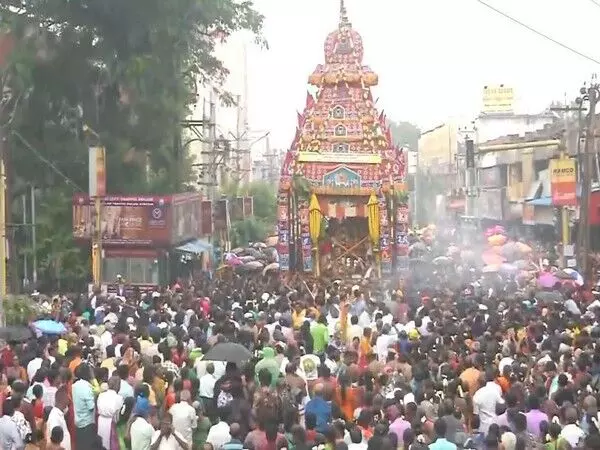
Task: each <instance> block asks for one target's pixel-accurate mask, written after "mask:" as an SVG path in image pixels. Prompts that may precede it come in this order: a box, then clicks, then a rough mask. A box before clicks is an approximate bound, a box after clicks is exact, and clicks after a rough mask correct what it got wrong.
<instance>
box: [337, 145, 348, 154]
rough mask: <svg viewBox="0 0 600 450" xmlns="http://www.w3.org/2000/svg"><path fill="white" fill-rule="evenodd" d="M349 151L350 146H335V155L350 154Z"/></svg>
mask: <svg viewBox="0 0 600 450" xmlns="http://www.w3.org/2000/svg"><path fill="white" fill-rule="evenodd" d="M349 151H350V148H349V147H348V144H335V145H334V146H333V152H334V153H348V152H349Z"/></svg>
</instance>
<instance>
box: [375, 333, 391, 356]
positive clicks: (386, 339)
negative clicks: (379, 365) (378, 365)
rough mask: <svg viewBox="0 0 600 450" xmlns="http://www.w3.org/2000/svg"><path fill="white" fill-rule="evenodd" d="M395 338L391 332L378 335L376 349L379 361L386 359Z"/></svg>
mask: <svg viewBox="0 0 600 450" xmlns="http://www.w3.org/2000/svg"><path fill="white" fill-rule="evenodd" d="M395 340H396V339H395V337H394V336H390V335H389V334H382V335H381V336H378V337H377V340H376V341H375V351H376V352H377V359H379V361H383V362H385V361H386V359H387V355H388V352H389V349H390V345H392V344H393V343H394V341H395Z"/></svg>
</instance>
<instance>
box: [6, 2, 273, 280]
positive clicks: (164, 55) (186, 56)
mask: <svg viewBox="0 0 600 450" xmlns="http://www.w3.org/2000/svg"><path fill="white" fill-rule="evenodd" d="M261 27H262V17H261V16H260V15H259V14H258V13H257V12H256V11H254V10H253V9H252V2H251V1H236V0H219V1H214V0H169V1H165V0H127V1H123V0H102V1H97V0H71V1H64V0H31V1H28V2H20V1H19V2H18V1H15V0H9V1H6V2H3V3H2V4H1V5H0V29H3V30H9V31H10V33H11V34H12V35H13V36H14V38H15V42H16V46H15V49H14V51H13V52H12V54H11V57H10V59H9V62H8V65H7V66H6V67H4V68H2V75H3V76H2V78H1V80H2V81H5V82H7V83H9V87H10V88H11V92H12V96H13V98H14V99H15V100H18V102H16V101H14V102H13V103H15V106H17V108H16V109H11V112H12V111H15V113H14V120H12V122H11V124H10V127H11V128H10V129H5V130H4V131H5V132H6V134H7V135H8V136H9V138H10V144H11V154H10V156H9V160H10V170H9V180H8V181H9V184H10V185H11V189H14V193H15V194H18V193H19V192H18V191H19V189H20V187H19V186H25V185H27V184H33V185H35V186H36V187H38V188H39V192H40V194H39V199H38V204H39V205H48V206H47V207H46V206H45V207H42V208H40V210H39V211H38V216H37V218H38V222H39V224H40V230H39V232H38V235H39V239H38V240H39V241H40V242H39V248H38V249H37V253H38V260H39V262H40V265H41V268H40V269H41V272H42V273H40V276H41V278H43V279H45V280H47V281H48V282H54V283H57V282H59V281H60V282H63V283H67V282H68V283H69V284H70V283H71V281H69V280H73V279H74V278H76V277H80V278H81V276H82V274H85V273H88V272H89V270H88V269H87V268H88V267H89V264H88V261H87V255H86V252H85V251H83V252H82V251H80V250H78V249H77V248H76V247H75V246H74V244H73V242H72V239H71V238H70V233H71V230H70V229H71V226H70V223H71V195H72V194H73V192H74V191H79V190H87V175H88V168H87V159H88V157H87V147H88V145H92V144H97V143H98V140H99V141H100V142H101V143H102V145H104V146H105V147H106V150H107V185H108V191H109V192H110V193H120V194H133V193H139V194H146V193H156V194H166V193H173V192H179V191H182V190H187V189H188V186H189V185H188V184H187V182H188V181H189V176H190V175H191V174H190V172H189V169H186V168H189V164H188V158H187V155H186V154H185V152H184V150H183V149H182V148H181V143H180V141H181V139H180V137H181V127H180V121H181V119H182V118H184V117H185V116H186V115H187V114H188V113H189V109H188V107H189V101H190V98H195V95H194V93H195V91H196V84H197V83H201V84H211V85H213V86H216V89H218V88H219V86H220V85H221V84H222V82H223V81H224V80H225V78H226V76H227V74H228V71H227V68H225V67H224V66H223V64H222V62H221V61H219V59H218V58H217V57H216V56H215V53H214V50H215V46H216V44H217V43H218V42H219V39H220V36H223V35H225V36H227V35H229V34H231V33H233V32H235V31H237V30H244V29H245V30H250V31H251V32H252V33H254V34H255V35H256V36H257V39H258V40H261V38H260V31H261ZM222 95H223V97H224V100H226V101H227V100H228V99H230V97H229V96H228V95H227V94H226V93H225V92H222ZM5 114H6V113H5V112H4V115H5ZM0 115H3V111H2V110H0ZM11 118H13V117H11ZM0 119H2V120H0V126H1V125H3V124H7V123H8V121H7V120H6V118H5V117H0ZM84 125H88V126H89V128H90V129H92V130H93V131H94V132H95V133H90V132H85V131H84ZM13 131H15V132H18V133H19V135H20V136H23V138H24V139H25V141H26V142H28V143H30V145H31V147H32V148H34V149H35V150H36V152H37V153H39V156H38V155H36V154H35V153H34V152H32V150H31V148H29V146H28V145H26V144H25V143H24V141H23V140H22V139H20V138H17V137H16V135H14V134H12V132H13ZM95 134H97V136H95ZM16 201H19V199H16ZM50 205H51V206H50ZM10 207H11V210H18V208H15V207H13V205H10ZM19 220H20V218H17V217H15V218H11V219H9V221H11V222H18V221H19ZM17 244H18V245H16V247H19V248H23V247H24V244H25V242H17ZM23 253H25V251H23ZM83 281H85V280H83ZM54 287H56V286H54Z"/></svg>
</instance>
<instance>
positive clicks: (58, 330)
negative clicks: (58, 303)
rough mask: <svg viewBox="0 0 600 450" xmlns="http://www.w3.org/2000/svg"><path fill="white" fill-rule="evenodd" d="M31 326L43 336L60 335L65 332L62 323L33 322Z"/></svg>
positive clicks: (50, 321) (52, 321) (51, 321)
mask: <svg viewBox="0 0 600 450" xmlns="http://www.w3.org/2000/svg"><path fill="white" fill-rule="evenodd" d="M33 326H34V328H35V329H36V330H38V331H39V332H40V333H43V334H62V333H64V332H66V331H67V329H66V328H65V326H64V325H63V324H62V323H60V322H55V321H54V320H47V319H46V320H38V321H36V322H33Z"/></svg>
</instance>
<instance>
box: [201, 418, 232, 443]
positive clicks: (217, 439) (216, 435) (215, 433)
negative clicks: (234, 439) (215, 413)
mask: <svg viewBox="0 0 600 450" xmlns="http://www.w3.org/2000/svg"><path fill="white" fill-rule="evenodd" d="M224 409H225V410H226V409H227V408H224ZM227 414H229V412H228V411H221V412H220V416H221V417H220V418H219V419H220V420H219V422H218V423H216V424H214V425H213V426H212V427H210V430H208V436H207V437H206V442H208V443H209V444H212V446H213V449H214V450H221V448H222V447H223V445H225V444H227V443H228V442H229V441H231V434H230V433H229V424H228V423H227V422H226V421H225V419H226V417H225V416H226V415H227Z"/></svg>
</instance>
